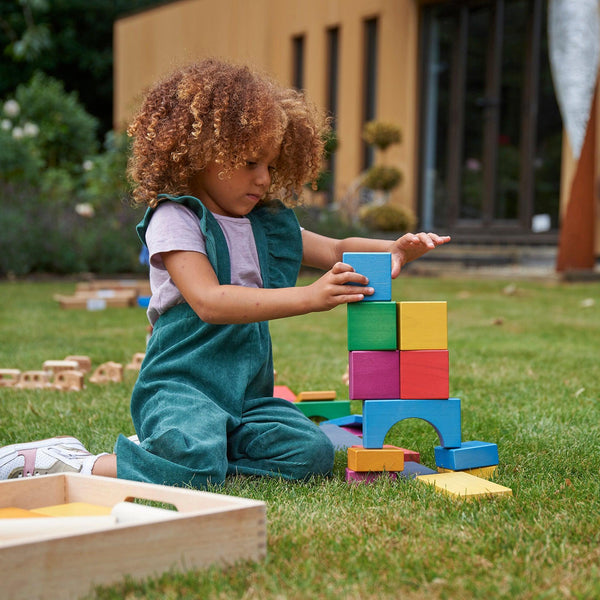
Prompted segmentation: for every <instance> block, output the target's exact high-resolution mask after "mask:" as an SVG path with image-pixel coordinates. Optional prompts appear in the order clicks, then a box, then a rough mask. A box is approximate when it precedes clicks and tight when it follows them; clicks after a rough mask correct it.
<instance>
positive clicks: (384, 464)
mask: <svg viewBox="0 0 600 600" xmlns="http://www.w3.org/2000/svg"><path fill="white" fill-rule="evenodd" d="M348 468H349V469H352V470H353V471H362V472H365V471H402V470H403V469H404V452H403V451H402V448H397V447H396V446H386V447H384V448H376V449H372V448H363V447H362V446H353V447H351V448H348Z"/></svg>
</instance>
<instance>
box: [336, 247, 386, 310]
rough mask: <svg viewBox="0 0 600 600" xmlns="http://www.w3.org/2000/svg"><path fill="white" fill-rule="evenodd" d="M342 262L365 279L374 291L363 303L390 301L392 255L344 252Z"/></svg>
mask: <svg viewBox="0 0 600 600" xmlns="http://www.w3.org/2000/svg"><path fill="white" fill-rule="evenodd" d="M342 261H343V262H345V263H346V264H347V265H350V266H351V267H353V268H354V270H355V271H356V272H357V273H360V274H361V275H364V276H365V277H367V278H368V279H369V283H368V286H369V287H372V288H373V289H374V290H375V292H374V293H373V294H372V295H371V296H365V298H364V300H363V302H380V301H383V302H386V301H390V300H391V299H392V255H391V254H390V253H389V252H344V254H343V257H342ZM349 285H356V284H349Z"/></svg>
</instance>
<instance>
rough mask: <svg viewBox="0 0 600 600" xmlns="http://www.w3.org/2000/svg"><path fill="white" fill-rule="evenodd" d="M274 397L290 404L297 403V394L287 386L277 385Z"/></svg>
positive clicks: (274, 389) (274, 388)
mask: <svg viewBox="0 0 600 600" xmlns="http://www.w3.org/2000/svg"><path fill="white" fill-rule="evenodd" d="M273 396H274V397H275V398H283V399H284V400H288V401H289V402H296V394H294V392H292V390H290V388H289V387H288V386H287V385H276V386H274V387H273Z"/></svg>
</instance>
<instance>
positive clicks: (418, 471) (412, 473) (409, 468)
mask: <svg viewBox="0 0 600 600" xmlns="http://www.w3.org/2000/svg"><path fill="white" fill-rule="evenodd" d="M434 473H435V471H434V470H433V469H430V468H429V467H426V466H425V465H422V464H421V463H418V462H412V461H408V462H407V461H406V458H404V469H402V471H400V472H398V477H402V479H414V478H415V477H417V476H418V475H433V474H434Z"/></svg>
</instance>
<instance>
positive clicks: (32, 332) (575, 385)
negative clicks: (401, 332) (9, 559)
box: [0, 276, 600, 600]
mask: <svg viewBox="0 0 600 600" xmlns="http://www.w3.org/2000/svg"><path fill="white" fill-rule="evenodd" d="M306 282H307V281H304V282H303V283H306ZM509 283H510V282H507V281H500V280H469V279H463V280H447V279H429V278H417V277H410V276H406V277H401V278H400V279H399V280H397V281H396V282H394V299H396V300H401V299H402V300H446V301H447V302H448V321H449V323H448V325H449V331H448V341H449V349H450V393H451V395H452V396H455V397H459V398H461V401H462V439H463V440H465V441H466V440H482V441H488V442H495V443H497V444H498V448H499V453H500V468H499V471H498V475H497V477H496V481H497V482H498V483H500V484H502V485H505V486H508V487H510V488H512V490H513V494H514V495H513V497H512V498H499V497H498V498H488V499H482V500H474V501H464V500H460V499H458V500H457V499H452V498H449V497H446V496H444V495H441V494H438V493H436V492H434V491H432V490H431V489H430V488H428V487H426V486H422V485H417V484H416V483H415V482H406V481H402V482H395V483H393V482H386V481H381V482H377V483H375V484H371V485H348V484H347V483H346V482H345V481H344V468H345V462H346V457H345V453H344V452H339V453H338V454H337V456H336V465H335V471H334V475H333V477H332V478H330V479H315V480H313V481H309V482H306V483H291V482H286V481H280V480H270V479H264V480H255V479H252V480H250V479H232V480H230V481H228V482H227V483H226V484H225V486H224V488H219V490H216V491H223V492H224V493H227V494H231V495H235V496H243V497H248V498H256V499H259V500H264V501H265V502H267V507H268V508H267V511H268V557H267V559H266V560H265V561H263V562H260V563H258V564H252V563H244V564H239V565H236V566H234V567H231V568H227V569H218V568H214V569H209V570H205V571H193V572H188V573H185V574H176V573H165V574H162V575H157V578H156V579H152V580H148V581H145V582H143V583H132V582H124V583H123V584H122V585H117V586H114V587H111V588H104V589H100V590H98V591H97V592H96V596H93V597H96V598H102V599H108V598H111V599H113V598H114V599H121V598H127V600H134V599H142V598H153V599H164V598H172V599H182V598H185V599H191V598H223V599H225V598H226V599H229V598H260V599H264V598H285V599H295V598H336V599H337V600H339V599H341V598H344V599H362V598H377V599H382V598H390V599H391V598H408V599H420V598H427V599H437V598H448V599H468V598H485V599H489V598H508V597H511V598H525V599H527V598H548V599H554V598H599V597H600V484H599V481H600V285H599V284H597V283H585V284H568V285H567V284H558V283H543V282H520V281H519V282H517V283H516V287H515V286H512V287H511V288H510V289H507V286H508V285H509ZM73 289H74V285H73V284H71V283H26V282H18V283H8V282H4V283H1V284H0V306H1V308H0V368H19V369H21V370H26V369H40V368H41V366H42V363H43V362H44V361H45V360H48V359H62V358H64V357H65V356H67V355H68V354H87V355H89V356H90V357H91V359H92V363H93V365H94V366H98V365H99V364H101V363H102V362H105V361H109V360H113V361H116V362H120V363H123V364H127V362H129V360H130V359H131V357H132V356H133V354H134V353H135V352H143V351H144V344H145V336H146V319H145V314H144V311H143V310H142V309H133V308H130V309H108V310H105V311H101V312H87V311H76V310H74V311H65V310H61V309H60V308H59V307H58V304H57V303H56V302H54V301H53V299H52V296H53V294H55V293H71V292H72V291H73ZM594 301H595V302H594ZM345 327H346V311H345V308H343V307H342V308H338V309H335V310H333V311H331V312H328V313H319V314H313V315H308V316H303V317H295V318H291V319H287V320H282V321H276V322H273V323H272V325H271V331H272V335H273V344H274V355H275V366H276V369H277V371H278V380H277V382H278V383H280V384H285V385H288V386H289V387H291V388H292V389H293V390H295V391H296V392H298V391H302V390H311V389H312V390H315V389H336V390H337V392H338V398H340V399H342V398H346V397H347V389H346V388H345V386H344V384H343V383H342V380H341V377H342V374H343V372H344V370H345V367H346V364H347V353H346V329H345ZM134 379H135V373H133V372H126V374H125V381H124V382H123V383H119V384H106V385H94V384H89V383H88V384H87V387H86V389H85V390H83V391H82V392H68V393H63V392H56V391H37V390H14V389H8V388H0V445H6V444H10V443H13V442H17V441H26V440H29V439H37V438H42V437H48V436H53V435H56V434H59V433H60V434H71V435H75V436H77V437H79V438H80V439H81V440H82V442H83V443H84V444H86V446H87V447H88V448H89V449H90V450H91V451H93V452H100V451H107V450H111V449H112V445H113V443H114V440H115V439H116V437H117V435H118V434H119V433H125V434H126V435H130V434H131V433H133V429H132V425H131V420H130V417H129V411H128V397H129V394H130V391H131V388H132V386H133V383H134ZM353 405H354V410H355V411H356V412H360V403H358V402H356V403H353ZM386 443H392V444H397V445H400V446H403V447H406V448H411V449H414V450H418V451H419V452H420V453H421V460H422V462H423V463H424V464H426V465H428V466H430V467H434V466H435V464H434V462H435V461H434V458H433V448H434V446H435V445H436V444H437V443H438V440H437V436H436V434H435V432H434V430H433V428H432V427H431V426H430V425H428V424H427V423H425V422H424V421H421V420H415V419H409V420H407V421H403V422H401V423H398V424H397V425H395V426H394V427H393V428H392V430H391V431H390V433H389V434H388V437H387V438H386ZM213 491H215V490H213ZM0 595H1V594H0Z"/></svg>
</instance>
